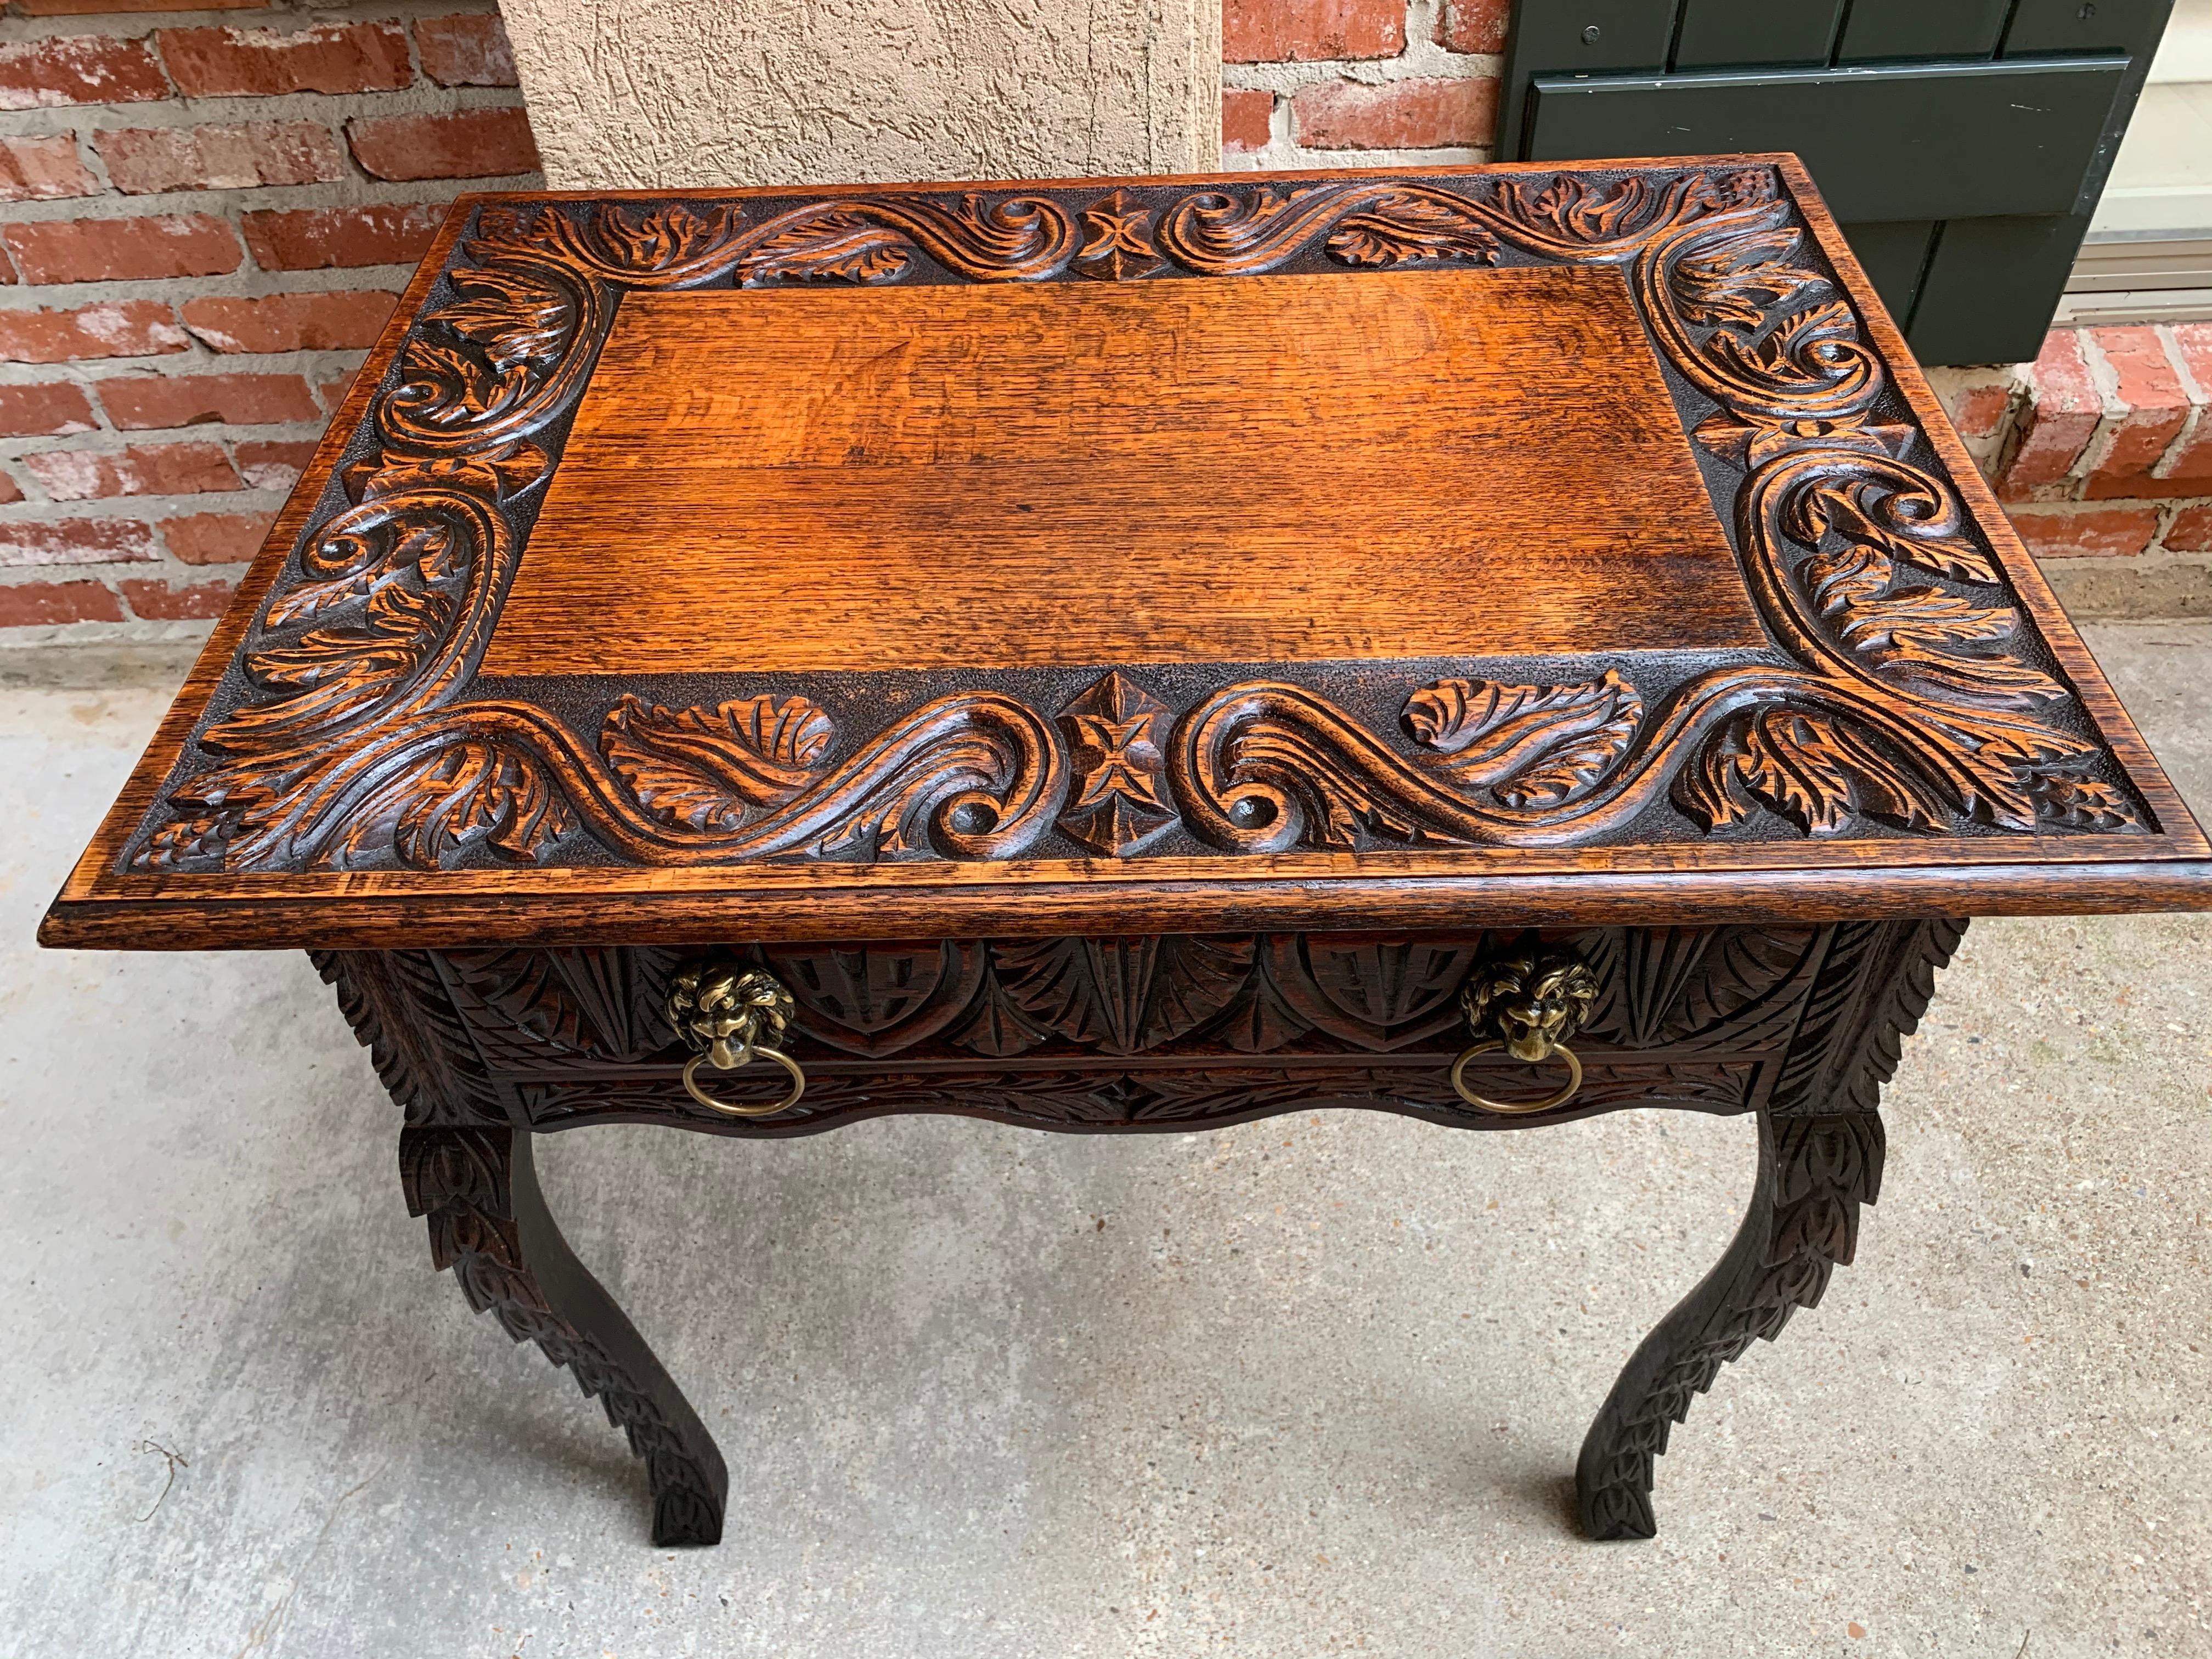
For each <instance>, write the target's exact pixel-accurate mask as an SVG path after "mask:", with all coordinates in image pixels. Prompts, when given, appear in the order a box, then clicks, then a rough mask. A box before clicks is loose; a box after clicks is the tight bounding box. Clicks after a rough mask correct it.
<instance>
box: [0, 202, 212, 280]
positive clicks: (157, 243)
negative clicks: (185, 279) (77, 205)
mask: <svg viewBox="0 0 2212 1659" xmlns="http://www.w3.org/2000/svg"><path fill="white" fill-rule="evenodd" d="M0 237H4V238H5V240H6V241H7V244H8V251H9V252H10V253H12V254H14V255H15V264H16V266H17V268H18V269H19V270H21V271H22V273H23V276H24V279H25V280H26V281H27V282H33V283H121V282H134V281H145V280H147V279H149V278H155V277H163V276H221V275H222V274H223V273H224V272H226V271H232V270H237V269H238V267H239V265H240V262H241V259H242V256H241V255H240V252H239V247H238V238H237V237H235V236H234V235H233V234H231V230H230V227H229V226H228V225H227V224H225V223H224V222H222V220H220V219H217V218H216V217H214V216H211V215H210V214H205V213H149V214H145V215H143V216H140V217H138V218H136V219H56V220H52V221H51V222H47V223H44V224H28V225H9V226H8V227H7V228H5V229H4V230H0Z"/></svg>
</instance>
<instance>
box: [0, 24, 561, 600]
mask: <svg viewBox="0 0 2212 1659" xmlns="http://www.w3.org/2000/svg"><path fill="white" fill-rule="evenodd" d="M174 3H175V5H176V6H177V7H178V8H179V9H167V7H168V4H169V0H12V3H8V4H5V5H4V6H0V628H4V629H10V630H21V629H26V628H33V629H41V630H42V631H41V632H40V634H38V635H26V634H24V633H22V632H21V631H14V632H12V633H11V635H10V637H12V638H15V639H17V640H21V639H24V638H27V637H37V638H43V637H46V634H45V632H44V631H43V630H45V629H49V628H52V627H54V626H57V625H61V626H64V628H65V632H64V637H67V636H70V635H76V634H83V635H89V636H99V635H107V634H116V635H123V634H131V633H143V632H147V631H149V630H148V629H146V628H145V627H143V624H144V623H167V622H189V621H193V620H197V619H199V618H204V617H211V616H213V615H215V614H216V613H217V612H218V611H220V610H221V609H222V605H223V603H224V602H225V600H226V599H227V598H228V593H229V592H230V588H231V586H232V584H233V583H234V580H236V578H237V576H238V574H239V572H240V562H241V561H243V560H245V559H246V558H248V557H250V556H252V554H253V552H254V551H255V550H257V549H258V546H259V544H260V541H261V537H262V534H263V532H264V530H265V528H266V526H267V525H268V523H269V520H270V516H271V515H272V514H273V513H275V512H276V508H277V507H278V506H279V505H281V504H282V502H283V499H284V495H285V492H286V491H287V490H288V489H289V488H290V486H291V484H292V482H293V480H294V479H295V477H297V475H298V470H299V467H300V465H301V461H302V460H303V459H304V458H305V457H306V455H307V453H308V452H309V451H310V450H311V449H312V448H313V443H314V441H315V439H316V438H317V437H318V436H319V435H320V434H321V431H322V428H323V424H324V422H325V421H326V420H327V419H328V418H329V415H330V412H331V410H333V409H335V408H336V407H337V403H338V400H339V398H341V397H342V396H343V392H344V391H345V387H346V384H347V382H348V380H349V379H350V378H351V376H352V374H353V371H354V369H355V368H356V367H358V366H359V364H360V362H361V360H362V356H363V355H364V348H366V347H367V346H368V344H369V343H371V342H372V341H373V340H374V337H375V335H376V331H377V330H378V329H379V328H380V326H381V325H382V324H383V322H384V320H385V319H386V316H388V315H389V313H390V312H391V309H392V300H393V297H394V295H396V294H397V293H398V290H399V289H401V288H402V287H403V286H404V284H405V283H406V280H407V278H408V276H409V275H410V272H411V270H412V269H413V266H414V263H415V260H416V258H417V257H418V256H419V255H420V254H421V252H422V249H423V247H424V246H425V245H426V244H427V243H428V240H429V236H430V234H431V232H432V230H433V229H434V228H435V226H436V224H437V222H438V221H439V219H440V217H441V215H442V212H443V208H442V204H443V203H444V202H445V201H446V200H447V198H449V197H452V196H453V195H454V194H455V193H456V192H458V191H462V190H465V189H474V188H479V187H482V185H481V181H486V180H489V181H494V182H495V183H497V184H500V185H507V186H511V187H529V186H533V185H536V184H537V183H538V174H537V171H536V169H537V167H538V155H537V151H536V149H535V148H534V147H533V145H532V142H531V137H530V125H529V121H528V118H527V117H526V115H525V114H524V112H523V110H522V106H521V105H522V100H521V94H520V93H519V92H518V91H516V90H515V77H514V69H513V62H512V60H511V59H510V58H509V56H508V53H507V40H506V36H505V35H504V33H502V32H501V27H500V21H499V17H498V14H497V12H496V10H495V6H494V4H493V0H398V3H386V4H374V3H369V4H362V5H357V6H350V7H343V8H340V9H331V8H329V7H320V8H317V9H313V10H312V11H310V10H307V9H302V8H299V7H296V6H294V5H291V4H289V3H284V0H276V3H270V0H198V5H197V8H196V9H194V8H193V5H192V0H174ZM125 623H138V624H142V625H141V626H136V627H124V626H117V625H118V624H125ZM100 624H106V625H107V626H100ZM69 625H75V626H69Z"/></svg>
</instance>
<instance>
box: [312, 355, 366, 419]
mask: <svg viewBox="0 0 2212 1659" xmlns="http://www.w3.org/2000/svg"><path fill="white" fill-rule="evenodd" d="M360 372H361V370H360V365H359V364H356V365H355V368H354V374H359V373H360ZM354 374H341V375H339V376H338V378H337V380H325V381H323V382H322V383H321V384H320V385H319V386H317V387H316V388H315V395H316V396H317V397H319V398H321V399H322V400H323V407H324V408H325V409H327V410H330V411H331V413H332V414H333V415H335V414H337V410H338V406H339V405H340V404H343V403H344V402H345V400H346V393H347V392H350V391H352V390H353V382H354Z"/></svg>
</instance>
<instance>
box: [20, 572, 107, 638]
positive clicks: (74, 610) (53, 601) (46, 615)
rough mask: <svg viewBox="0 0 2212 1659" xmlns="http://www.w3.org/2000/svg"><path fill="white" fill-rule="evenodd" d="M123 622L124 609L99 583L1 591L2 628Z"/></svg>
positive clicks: (25, 586) (42, 584)
mask: <svg viewBox="0 0 2212 1659" xmlns="http://www.w3.org/2000/svg"><path fill="white" fill-rule="evenodd" d="M122 620H123V607H122V606H121V605H118V604H117V603H116V602H115V595H114V594H112V593H111V592H108V591H107V590H106V588H105V587H102V586H100V584H99V583H98V582H13V583H10V584H9V585H8V586H4V587H0V628H33V627H36V626H38V625H39V624H40V623H74V622H121V621H122Z"/></svg>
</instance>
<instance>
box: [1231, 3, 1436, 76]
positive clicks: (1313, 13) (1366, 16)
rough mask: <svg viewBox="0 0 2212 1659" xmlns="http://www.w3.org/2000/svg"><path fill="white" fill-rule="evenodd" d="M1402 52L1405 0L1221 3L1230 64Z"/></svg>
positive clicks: (1389, 55) (1300, 61)
mask: <svg viewBox="0 0 2212 1659" xmlns="http://www.w3.org/2000/svg"><path fill="white" fill-rule="evenodd" d="M1405 49H1406V7H1405V4H1404V0H1225V4H1224V5H1223V7H1222V9H1221V56H1222V58H1223V59H1224V60H1225V62H1228V63H1231V64H1284V63H1292V64H1306V63H1316V62H1322V61H1325V60H1328V59H1333V58H1395V57H1396V56H1397V55H1398V54H1399V53H1400V52H1403V51H1404V50H1405Z"/></svg>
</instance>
